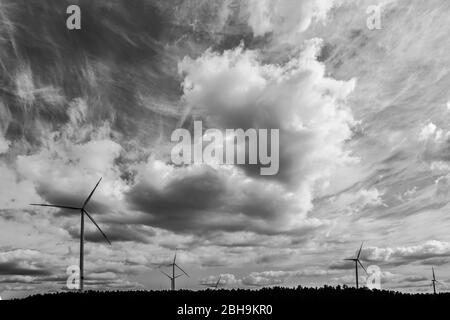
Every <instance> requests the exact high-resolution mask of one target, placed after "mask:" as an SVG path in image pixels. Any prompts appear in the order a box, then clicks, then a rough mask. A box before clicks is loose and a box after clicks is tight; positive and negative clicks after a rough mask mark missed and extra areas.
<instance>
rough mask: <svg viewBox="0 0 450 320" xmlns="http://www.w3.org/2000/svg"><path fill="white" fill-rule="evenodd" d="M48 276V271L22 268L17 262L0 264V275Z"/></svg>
mask: <svg viewBox="0 0 450 320" xmlns="http://www.w3.org/2000/svg"><path fill="white" fill-rule="evenodd" d="M50 274H51V272H50V270H47V269H44V268H29V267H23V266H21V264H20V262H17V261H8V262H0V275H19V276H46V275H50Z"/></svg>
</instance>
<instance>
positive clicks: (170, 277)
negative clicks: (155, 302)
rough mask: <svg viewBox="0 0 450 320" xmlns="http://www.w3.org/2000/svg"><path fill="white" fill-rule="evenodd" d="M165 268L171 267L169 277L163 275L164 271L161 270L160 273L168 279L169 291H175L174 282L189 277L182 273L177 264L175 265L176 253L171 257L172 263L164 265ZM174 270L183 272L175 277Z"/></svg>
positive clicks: (184, 272)
mask: <svg viewBox="0 0 450 320" xmlns="http://www.w3.org/2000/svg"><path fill="white" fill-rule="evenodd" d="M166 266H167V267H171V268H172V275H169V274H167V273H165V272H164V271H162V270H161V273H163V274H164V275H165V276H166V277H168V278H169V279H170V290H172V291H174V290H175V280H176V279H177V278H179V277H181V276H183V274H184V275H186V276H187V277H188V278H189V275H188V274H187V273H186V271H184V270H183V269H182V268H181V267H180V266H179V265H178V264H177V252H176V251H175V256H174V257H173V262H172V263H170V264H168V265H166ZM176 269H178V270H180V271H181V272H183V274H179V275H176V274H175V273H176Z"/></svg>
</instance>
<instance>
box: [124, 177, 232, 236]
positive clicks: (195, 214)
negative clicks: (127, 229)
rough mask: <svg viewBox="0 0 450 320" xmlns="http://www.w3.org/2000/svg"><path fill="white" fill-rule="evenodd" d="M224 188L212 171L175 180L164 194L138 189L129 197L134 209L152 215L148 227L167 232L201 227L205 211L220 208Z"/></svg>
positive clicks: (153, 190)
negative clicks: (160, 228)
mask: <svg viewBox="0 0 450 320" xmlns="http://www.w3.org/2000/svg"><path fill="white" fill-rule="evenodd" d="M224 191H225V185H224V184H223V183H222V181H221V180H220V178H219V177H218V176H217V175H216V174H215V173H214V172H213V171H212V170H203V171H201V172H199V173H197V174H194V175H190V176H187V177H185V178H180V179H177V180H174V181H173V182H172V183H170V184H168V185H167V186H166V187H165V188H164V189H163V190H157V189H156V188H153V187H151V186H147V185H137V186H135V187H134V188H133V190H131V191H130V192H129V194H128V197H129V202H130V203H132V204H133V205H134V208H135V209H139V210H142V211H144V212H148V213H150V214H151V215H152V219H151V224H152V226H156V227H163V228H167V229H170V230H179V231H183V230H187V229H193V228H195V226H196V225H197V224H199V225H202V224H203V223H202V217H203V216H204V215H206V214H207V213H208V210H212V209H214V208H217V207H219V204H221V203H222V200H221V196H222V195H223V193H224Z"/></svg>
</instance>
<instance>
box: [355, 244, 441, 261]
mask: <svg viewBox="0 0 450 320" xmlns="http://www.w3.org/2000/svg"><path fill="white" fill-rule="evenodd" d="M449 256H450V243H448V242H442V241H436V240H431V241H427V242H425V243H423V244H420V245H415V246H403V247H394V248H389V247H388V248H378V247H368V248H365V249H363V251H362V258H363V259H365V260H367V261H370V262H376V263H386V264H392V265H403V264H410V263H413V262H420V263H424V262H426V261H427V260H429V259H433V258H445V257H449Z"/></svg>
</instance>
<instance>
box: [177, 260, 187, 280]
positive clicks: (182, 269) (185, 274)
mask: <svg viewBox="0 0 450 320" xmlns="http://www.w3.org/2000/svg"><path fill="white" fill-rule="evenodd" d="M175 266H176V267H177V268H178V269H180V270H181V272H183V273H184V274H185V275H186V276H188V277H189V278H190V276H189V275H188V274H187V273H186V271H184V270H183V269H181V267H180V266H179V265H177V264H176V263H175Z"/></svg>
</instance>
